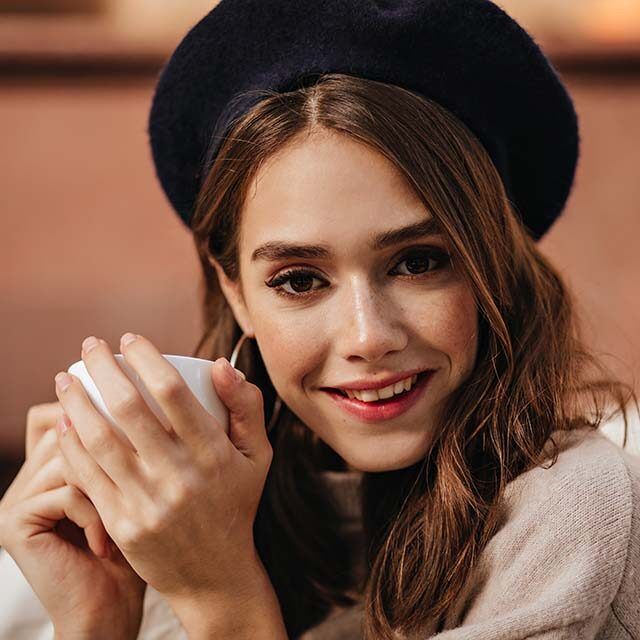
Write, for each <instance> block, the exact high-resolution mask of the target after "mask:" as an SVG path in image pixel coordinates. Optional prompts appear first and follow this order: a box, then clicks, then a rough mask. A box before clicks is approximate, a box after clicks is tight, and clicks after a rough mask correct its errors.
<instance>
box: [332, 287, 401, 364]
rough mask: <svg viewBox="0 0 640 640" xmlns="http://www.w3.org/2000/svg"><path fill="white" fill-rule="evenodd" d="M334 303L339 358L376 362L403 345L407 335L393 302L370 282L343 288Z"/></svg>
mask: <svg viewBox="0 0 640 640" xmlns="http://www.w3.org/2000/svg"><path fill="white" fill-rule="evenodd" d="M338 304H339V310H338V311H337V312H336V315H337V317H338V318H339V322H338V323H337V327H336V329H337V332H336V336H337V351H338V355H340V356H341V357H342V358H344V359H346V360H352V359H354V358H355V359H362V360H366V361H368V362H376V361H378V360H381V359H384V357H385V356H387V354H389V353H390V352H394V351H401V350H403V349H404V348H405V347H406V345H407V341H408V334H407V331H406V330H404V329H403V327H402V321H401V319H400V318H399V315H400V314H399V309H398V308H397V305H396V304H395V303H393V302H392V301H390V300H388V299H386V298H385V297H384V296H383V294H382V293H381V292H380V291H379V290H377V289H376V288H374V287H372V286H371V285H370V284H368V283H366V282H356V283H353V284H352V285H351V286H350V287H345V294H344V297H343V298H342V299H341V300H340V301H339V302H338Z"/></svg>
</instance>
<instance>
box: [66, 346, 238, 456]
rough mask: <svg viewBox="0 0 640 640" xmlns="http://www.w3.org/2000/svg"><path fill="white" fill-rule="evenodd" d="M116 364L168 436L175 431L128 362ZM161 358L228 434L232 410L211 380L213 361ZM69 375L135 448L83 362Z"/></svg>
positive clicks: (118, 358)
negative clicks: (176, 371) (76, 380)
mask: <svg viewBox="0 0 640 640" xmlns="http://www.w3.org/2000/svg"><path fill="white" fill-rule="evenodd" d="M113 357H114V358H115V360H116V362H117V363H118V365H119V366H120V369H122V371H123V372H124V374H125V375H126V376H127V377H128V378H129V380H131V382H132V383H133V385H134V386H135V387H136V389H137V390H138V391H139V392H140V395H141V396H142V398H143V399H144V401H145V402H146V403H147V405H148V406H149V408H150V409H151V411H152V412H153V413H154V415H155V416H156V417H157V418H158V420H159V421H160V423H161V424H162V426H163V427H164V428H165V429H166V430H167V431H169V432H172V431H173V427H172V426H171V424H170V423H169V420H168V418H167V416H166V415H165V413H164V411H162V409H161V408H160V405H158V403H157V402H156V401H155V399H154V398H153V396H152V395H151V394H150V393H149V390H148V389H147V387H146V386H145V385H144V383H143V382H142V379H141V378H140V376H139V375H138V374H137V373H136V372H135V370H134V369H133V367H132V366H131V365H130V364H129V363H128V362H127V361H126V360H125V358H124V356H123V355H122V354H120V353H115V354H114V355H113ZM162 357H163V358H165V359H166V360H167V361H168V362H170V363H171V364H172V365H173V366H174V367H175V368H176V369H177V370H178V373H179V374H180V375H181V376H182V378H183V380H184V381H185V383H186V384H187V386H188V387H189V389H191V392H192V393H193V395H194V396H195V397H196V398H197V399H198V401H199V402H200V404H201V405H202V406H203V407H204V409H205V410H206V411H207V412H208V413H210V414H211V415H212V416H213V417H214V418H215V419H216V420H217V421H218V423H219V424H220V426H221V427H222V428H223V429H224V431H225V433H227V434H228V433H229V410H228V409H227V407H226V406H225V405H224V403H223V402H222V400H220V398H219V397H218V394H217V393H216V390H215V388H214V386H213V381H212V380H211V367H212V365H213V361H212V360H205V359H203V358H192V357H191V356H177V355H169V354H164V353H163V354H162ZM67 371H68V372H69V373H71V374H73V375H74V376H76V377H77V378H78V379H79V380H80V382H82V386H83V387H84V389H85V391H86V392H87V395H88V396H89V398H90V399H91V402H92V403H93V406H94V407H95V408H96V409H97V410H98V411H99V412H100V413H101V414H102V415H103V416H104V417H105V418H106V419H107V420H108V422H109V423H110V424H111V426H112V427H113V428H114V429H115V430H116V432H117V433H119V434H120V435H121V436H123V437H124V438H125V441H126V442H128V443H129V444H130V445H131V446H132V448H134V449H135V447H133V445H132V444H131V442H130V441H129V439H128V437H127V436H126V434H125V433H124V431H122V429H121V428H120V427H119V426H118V425H117V424H116V421H115V419H114V417H113V416H112V415H111V413H110V412H109V409H108V408H107V405H106V404H105V401H104V400H103V398H102V396H101V395H100V392H99V391H98V387H97V386H96V384H95V382H94V381H93V378H92V377H91V376H90V375H89V371H88V370H87V368H86V366H85V364H84V361H83V360H78V362H74V363H73V364H72V365H71V366H70V367H69V368H68V369H67Z"/></svg>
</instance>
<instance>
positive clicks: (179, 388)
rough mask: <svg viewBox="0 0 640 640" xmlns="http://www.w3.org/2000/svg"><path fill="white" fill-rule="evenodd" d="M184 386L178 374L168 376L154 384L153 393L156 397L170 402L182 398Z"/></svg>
mask: <svg viewBox="0 0 640 640" xmlns="http://www.w3.org/2000/svg"><path fill="white" fill-rule="evenodd" d="M184 385H185V383H184V380H183V379H182V378H181V377H180V374H171V375H169V374H168V375H166V376H164V377H163V378H161V379H160V380H158V382H156V384H155V388H154V391H155V393H157V395H158V397H160V398H163V399H164V400H169V401H171V400H174V399H177V398H180V397H182V395H183V392H184Z"/></svg>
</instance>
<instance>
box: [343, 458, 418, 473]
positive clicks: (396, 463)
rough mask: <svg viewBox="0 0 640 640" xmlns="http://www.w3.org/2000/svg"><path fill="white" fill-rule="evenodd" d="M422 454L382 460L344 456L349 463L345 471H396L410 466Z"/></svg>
mask: <svg viewBox="0 0 640 640" xmlns="http://www.w3.org/2000/svg"><path fill="white" fill-rule="evenodd" d="M423 457H424V456H423V455H420V456H417V457H415V458H409V459H406V458H404V459H400V460H390V459H389V458H386V459H382V460H373V459H371V460H363V459H349V458H344V461H345V462H346V463H347V464H348V465H349V467H350V468H349V469H347V471H362V472H364V473H384V472H385V471H397V470H398V469H406V468H407V467H411V466H413V465H414V464H416V462H419V461H420V460H422V458H423Z"/></svg>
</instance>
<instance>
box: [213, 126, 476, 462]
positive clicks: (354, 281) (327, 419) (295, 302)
mask: <svg viewBox="0 0 640 640" xmlns="http://www.w3.org/2000/svg"><path fill="white" fill-rule="evenodd" d="M429 217H431V214H430V213H429V211H427V209H426V208H425V206H424V204H423V203H422V201H421V200H420V198H419V197H418V195H417V194H416V192H415V191H414V190H413V189H412V188H411V187H410V185H409V183H408V182H407V181H406V179H405V178H404V176H403V175H402V173H401V172H400V171H399V170H398V169H397V168H396V167H395V166H394V165H393V163H391V162H390V161H389V160H388V159H386V158H385V157H384V156H383V155H382V154H380V153H379V152H377V151H376V150H374V149H371V148H370V147H368V146H366V145H364V144H361V143H358V142H357V141H354V140H352V139H350V138H348V137H347V136H344V135H342V134H336V133H329V132H325V131H321V132H316V133H314V134H313V135H311V136H306V135H304V136H299V137H298V138H296V139H295V140H293V141H292V142H290V143H289V144H288V145H287V146H286V147H284V148H283V149H281V150H280V152H279V153H277V154H275V155H274V156H272V157H271V158H270V159H269V161H268V162H266V163H265V164H264V165H263V166H262V167H261V168H260V170H259V172H258V174H257V175H256V179H255V181H254V183H253V184H252V185H251V187H250V189H249V190H248V195H247V199H246V202H245V203H244V207H243V210H242V212H241V221H240V225H241V226H240V245H239V259H240V280H239V281H237V282H234V281H231V280H230V279H229V278H227V277H226V275H225V274H224V272H223V271H222V269H221V268H220V265H219V264H218V263H217V262H216V261H215V260H214V259H213V258H212V259H211V261H212V264H213V265H214V267H215V268H216V271H217V273H218V277H219V279H220V283H221V287H222V290H223V293H224V295H225V297H226V299H227V301H228V302H229V304H230V305H231V307H232V310H233V313H234V315H235V318H236V320H237V322H238V323H239V324H240V326H241V328H242V329H243V330H244V332H245V333H246V334H247V335H249V336H251V337H254V338H255V339H256V341H257V343H258V346H259V349H260V353H261V354H262V357H263V359H264V362H265V366H266V368H267V371H268V373H269V376H270V378H271V381H272V383H273V385H274V387H275V389H276V391H277V392H278V394H279V395H280V397H281V398H282V400H283V401H284V402H285V403H286V404H287V405H288V407H289V408H290V409H291V410H292V411H293V412H294V413H295V414H296V415H297V416H298V418H299V419H300V420H301V421H302V422H303V423H304V424H305V425H306V426H307V427H308V428H309V429H311V430H312V431H313V432H314V433H315V434H316V435H317V436H318V437H319V438H320V439H322V440H323V441H324V442H325V443H327V444H328V445H329V446H330V447H331V448H332V449H334V450H335V451H336V452H337V453H338V454H339V455H340V456H341V457H342V458H343V459H344V460H345V462H346V463H347V467H348V469H350V470H360V471H367V472H379V471H391V470H394V469H400V468H404V467H407V466H409V465H412V464H414V463H416V462H417V461H419V460H420V459H422V458H423V457H424V456H425V455H426V454H427V452H428V450H429V448H430V445H431V443H432V441H433V436H434V430H435V428H436V427H435V425H436V422H437V420H436V418H437V415H438V411H439V409H440V408H441V407H442V405H443V402H444V400H446V398H447V397H448V396H449V395H450V394H451V393H452V392H453V391H454V390H455V389H456V388H458V387H459V385H460V384H461V383H462V382H463V381H464V380H465V379H466V378H467V377H468V376H469V374H470V372H471V370H472V369H473V366H474V363H475V358H476V351H477V331H478V314H477V308H476V305H475V301H474V298H473V295H472V291H471V289H470V286H469V284H468V283H467V282H466V281H465V280H464V279H463V277H462V275H461V274H460V273H459V271H456V269H455V268H454V267H453V262H451V261H450V262H448V263H447V264H444V266H442V267H441V268H438V267H439V265H441V263H442V261H441V260H440V261H438V259H437V258H436V257H434V258H432V259H429V260H427V258H423V264H424V265H425V266H424V267H423V268H421V269H420V268H418V269H416V266H415V265H416V263H415V257H412V256H409V257H410V258H411V260H409V261H407V256H406V253H407V251H408V250H409V249H411V250H412V251H413V250H416V249H418V248H421V249H423V250H424V249H426V250H427V251H428V250H429V248H434V249H439V250H441V251H442V250H444V251H446V252H447V253H448V251H447V249H448V245H447V242H446V238H444V237H443V236H437V235H431V236H421V237H416V238H414V239H413V240H408V241H405V242H402V243H401V244H398V245H395V246H392V247H388V248H385V249H382V250H373V249H372V248H371V247H370V246H369V237H370V236H371V235H373V234H377V233H380V232H383V231H387V230H391V229H396V228H399V227H403V226H406V225H409V224H412V223H416V222H418V221H422V220H425V219H426V218H429ZM271 241H287V242H295V243H301V244H323V245H326V246H327V248H329V249H330V250H331V251H332V252H333V254H334V256H333V257H332V258H328V259H324V258H323V259H319V258H312V259H310V258H304V259H300V258H288V259H278V260H277V261H271V260H263V259H258V260H252V253H253V251H254V250H255V249H256V248H257V247H258V246H259V245H262V244H263V243H266V242H271ZM420 255H422V256H424V255H425V254H424V253H422V254H420ZM410 263H411V265H413V266H411V267H410ZM292 267H295V268H296V269H298V268H302V269H304V270H306V271H312V272H313V274H312V275H310V276H303V277H300V276H298V278H297V279H296V284H295V285H294V283H293V282H292V280H289V281H287V282H286V283H285V284H283V285H282V286H281V289H284V290H285V291H287V292H289V293H294V294H298V295H300V296H301V297H299V298H288V297H283V296H282V295H279V294H278V293H276V290H275V289H273V288H270V287H268V286H267V284H266V283H267V282H271V281H272V280H273V279H274V277H275V276H277V275H279V274H281V273H283V272H285V271H287V270H288V269H290V268H292ZM391 272H393V274H392V273H391ZM309 291H310V292H311V293H310V295H308V296H307V297H302V296H304V293H305V292H309ZM414 368H420V369H437V371H436V373H435V374H434V375H433V378H432V379H431V381H430V383H429V386H428V388H427V390H426V392H425V393H424V394H423V395H422V396H421V398H420V400H419V401H418V402H417V403H416V404H415V405H414V406H413V407H412V408H411V409H410V410H409V411H407V412H405V413H404V414H402V415H400V416H398V417H396V418H393V419H390V420H386V421H382V422H377V423H375V424H371V423H365V422H363V421H361V420H360V419H358V418H356V417H354V416H352V415H350V414H348V413H346V412H345V411H344V410H343V409H342V408H340V407H338V406H336V404H335V403H334V401H333V400H332V398H330V397H329V396H328V395H327V393H326V392H325V391H322V390H321V388H322V387H337V386H342V383H343V382H345V381H351V380H359V379H362V378H365V377H366V378H367V379H370V378H374V379H382V378H386V377H389V376H390V375H393V374H396V373H400V372H405V371H408V370H413V369H414Z"/></svg>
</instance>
